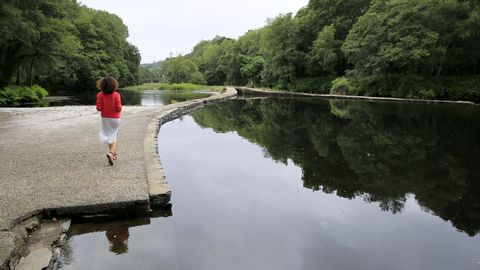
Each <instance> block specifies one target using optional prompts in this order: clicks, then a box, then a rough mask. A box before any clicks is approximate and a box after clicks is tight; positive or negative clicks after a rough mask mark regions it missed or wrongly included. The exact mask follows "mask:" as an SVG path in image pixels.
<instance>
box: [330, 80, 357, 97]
mask: <svg viewBox="0 0 480 270" xmlns="http://www.w3.org/2000/svg"><path fill="white" fill-rule="evenodd" d="M330 94H335V95H356V94H357V92H356V91H355V88H354V87H353V86H352V84H351V83H350V82H349V81H348V79H347V78H346V77H338V78H336V79H335V80H333V82H332V88H331V89H330Z"/></svg>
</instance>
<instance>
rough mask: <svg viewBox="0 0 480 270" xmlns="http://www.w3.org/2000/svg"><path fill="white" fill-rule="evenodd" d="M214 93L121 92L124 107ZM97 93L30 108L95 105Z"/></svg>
mask: <svg viewBox="0 0 480 270" xmlns="http://www.w3.org/2000/svg"><path fill="white" fill-rule="evenodd" d="M216 93H217V92H212V91H207V90H205V91H174V90H145V91H129V90H120V94H121V97H122V104H124V105H142V106H151V105H166V104H170V103H174V102H181V101H186V100H192V99H198V98H205V97H208V96H211V95H213V94H216ZM96 94H97V92H87V93H83V94H79V95H75V96H70V97H69V98H68V99H62V98H61V97H48V98H46V100H44V101H43V102H42V103H41V104H30V106H43V107H51V106H66V105H95V102H96ZM27 105H28V104H27Z"/></svg>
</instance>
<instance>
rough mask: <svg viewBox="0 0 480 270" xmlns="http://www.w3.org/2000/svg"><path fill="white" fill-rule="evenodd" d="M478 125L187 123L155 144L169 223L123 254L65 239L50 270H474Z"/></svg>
mask: <svg viewBox="0 0 480 270" xmlns="http://www.w3.org/2000/svg"><path fill="white" fill-rule="evenodd" d="M479 124H480V108H478V107H476V106H457V105H424V104H400V103H367V102H352V101H322V100H302V99H279V100H277V99H257V100H235V101H231V102H227V103H223V104H220V105H217V106H214V107H209V108H206V109H203V110H200V111H197V112H195V113H193V114H192V115H191V116H186V117H183V118H182V119H179V120H176V121H173V122H170V123H167V124H165V125H164V126H162V128H161V130H160V134H159V151H160V155H161V157H162V162H163V165H164V168H165V173H166V176H167V179H168V181H169V183H170V185H171V188H172V191H173V196H172V205H173V207H172V212H173V215H172V216H168V217H160V218H154V219H152V220H151V224H147V225H144V226H141V227H130V229H129V230H130V232H129V237H128V251H126V252H123V253H118V252H117V253H115V252H114V251H111V249H110V250H109V241H110V240H109V237H108V235H107V233H106V232H105V231H103V232H101V233H87V234H79V235H76V236H74V237H72V238H70V239H69V242H68V243H67V245H66V248H67V249H68V250H69V254H70V257H69V258H70V260H66V261H64V263H63V269H87V268H88V269H94V268H95V269H106V268H109V269H132V268H138V269H480V236H479V233H480V166H479V165H478V164H479V161H480V143H479V142H478V138H480V125H479ZM78 226H80V227H81V225H78ZM127 227H128V225H127ZM115 228H120V230H121V228H122V226H118V225H117V226H115V225H114V226H113V229H115ZM110 230H112V228H111V229H110ZM110 234H112V233H110ZM118 235H119V238H121V239H124V238H125V233H124V232H123V234H122V233H121V232H119V233H118ZM122 237H123V238H122ZM110 239H112V237H110ZM110 243H111V241H110ZM110 245H111V244H110ZM94 262H103V263H99V264H100V266H98V265H97V263H94Z"/></svg>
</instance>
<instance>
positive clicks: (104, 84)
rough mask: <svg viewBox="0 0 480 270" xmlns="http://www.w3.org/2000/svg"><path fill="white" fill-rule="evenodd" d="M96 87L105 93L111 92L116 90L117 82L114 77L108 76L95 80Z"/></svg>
mask: <svg viewBox="0 0 480 270" xmlns="http://www.w3.org/2000/svg"><path fill="white" fill-rule="evenodd" d="M97 88H98V90H100V91H102V92H103V93H105V94H111V93H113V92H115V91H117V90H118V82H117V80H116V79H115V78H113V77H110V76H108V77H105V78H103V79H100V80H98V81H97Z"/></svg>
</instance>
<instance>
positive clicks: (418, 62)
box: [141, 0, 480, 101]
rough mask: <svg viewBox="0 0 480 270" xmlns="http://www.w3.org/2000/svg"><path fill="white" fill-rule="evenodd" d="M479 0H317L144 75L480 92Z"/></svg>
mask: <svg viewBox="0 0 480 270" xmlns="http://www.w3.org/2000/svg"><path fill="white" fill-rule="evenodd" d="M479 64H480V5H479V2H478V1H477V0H310V1H309V3H308V4H307V6H305V7H304V8H302V9H300V10H299V11H298V12H297V13H296V14H295V15H294V14H292V13H289V14H282V15H279V16H277V17H276V18H273V19H269V20H268V21H267V24H266V25H265V26H264V27H262V28H259V29H255V30H250V31H248V32H246V33H245V34H244V35H242V36H241V37H239V38H238V39H231V38H226V37H220V36H217V37H215V38H214V39H212V40H207V41H200V42H199V43H198V44H197V45H196V46H195V47H194V48H193V50H192V52H191V53H189V54H188V55H184V56H178V57H173V58H172V57H170V58H167V59H165V60H164V61H161V62H160V63H158V65H154V66H153V67H152V66H150V67H144V68H142V71H141V73H142V80H143V81H153V80H159V81H167V82H187V81H188V82H197V83H201V82H204V83H207V84H211V85H225V84H233V85H245V84H252V85H259V86H267V87H272V88H280V89H288V90H291V91H307V92H318V93H328V92H330V91H331V89H332V86H335V85H336V86H338V87H339V88H341V89H344V90H345V89H346V90H347V91H346V92H347V93H348V94H355V95H377V96H394V97H413V98H440V99H467V100H474V101H480V88H479V86H478V83H479V82H480V80H479V73H480V69H479Z"/></svg>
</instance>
